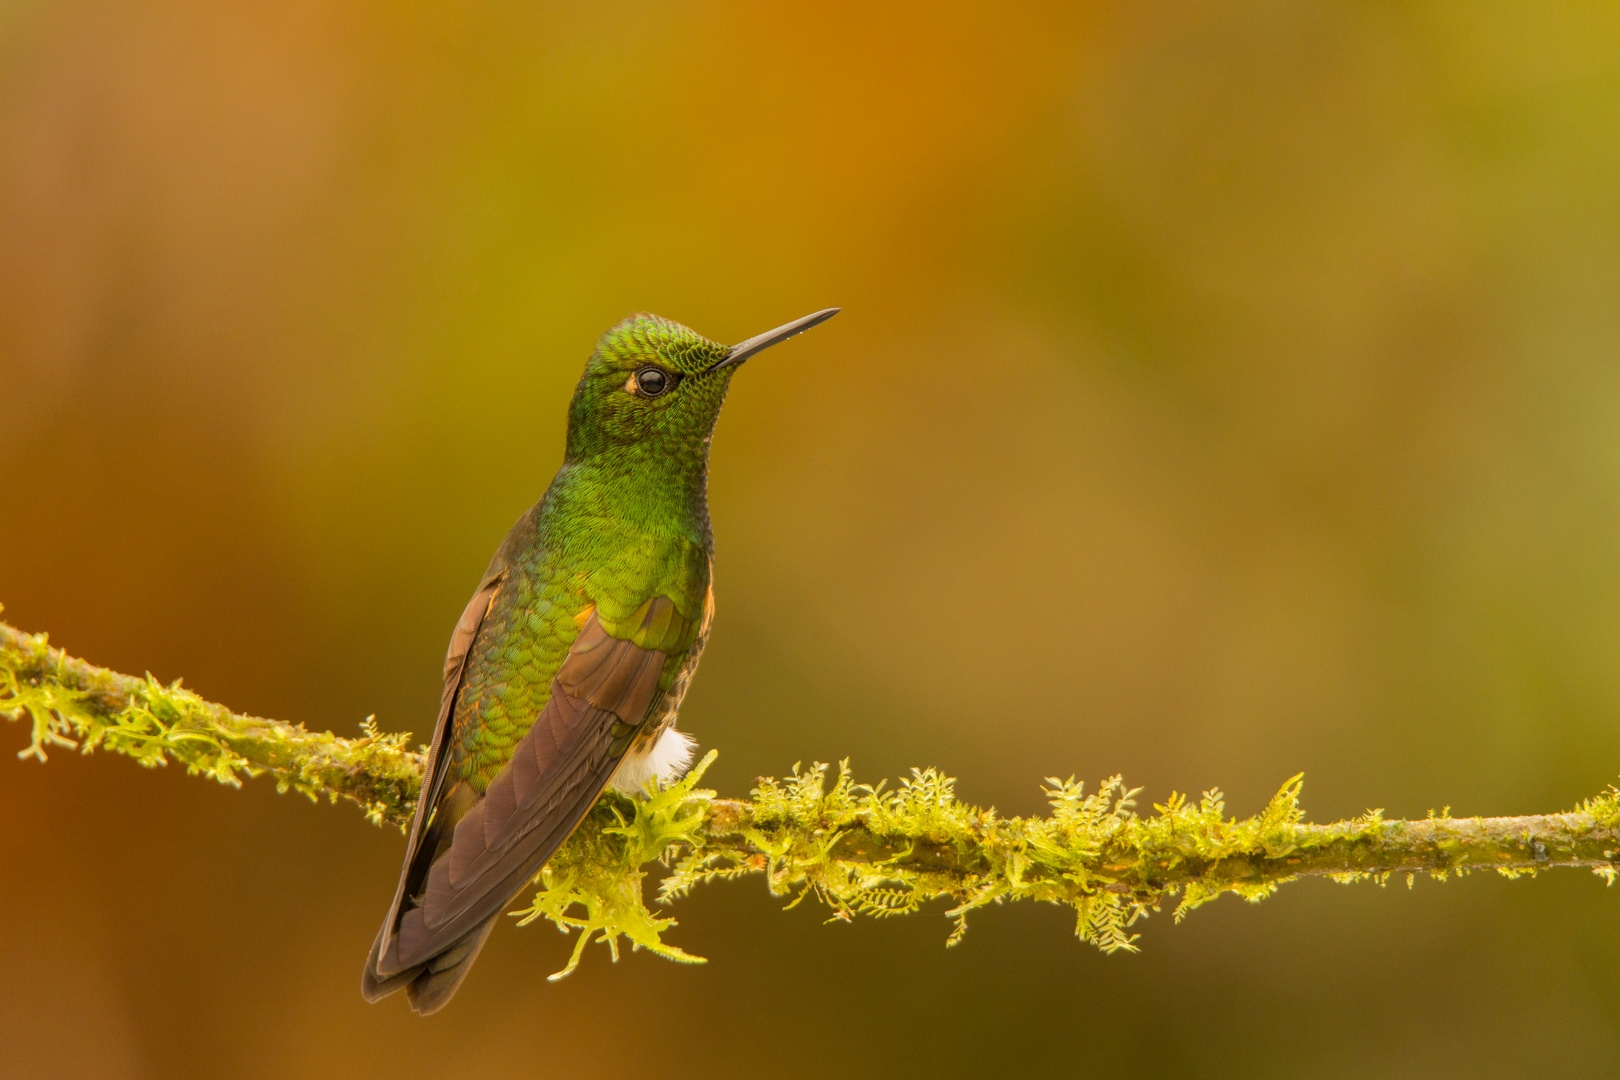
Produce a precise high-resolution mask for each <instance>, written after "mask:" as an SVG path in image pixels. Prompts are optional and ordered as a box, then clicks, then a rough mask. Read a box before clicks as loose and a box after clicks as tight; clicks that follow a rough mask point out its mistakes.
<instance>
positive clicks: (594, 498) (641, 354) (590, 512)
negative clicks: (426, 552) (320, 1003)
mask: <svg viewBox="0 0 1620 1080" xmlns="http://www.w3.org/2000/svg"><path fill="white" fill-rule="evenodd" d="M838 310H839V309H838V308H827V309H826V310H823V311H818V312H815V313H814V314H812V315H806V316H804V317H803V318H801V319H795V320H794V321H793V322H790V323H787V324H786V325H784V326H779V327H777V328H776V329H775V330H771V331H768V332H767V333H764V334H760V335H758V336H757V337H751V338H749V339H748V340H747V341H744V342H742V343H741V344H738V345H731V346H726V345H721V344H719V343H718V342H714V341H710V340H709V339H707V338H705V337H702V336H700V335H699V334H697V333H695V332H693V331H692V330H689V329H687V328H686V327H685V326H682V325H681V324H679V323H676V322H671V321H670V320H668V319H663V318H659V317H658V316H656V315H648V314H645V313H640V314H635V315H631V316H629V317H628V318H625V319H623V320H621V321H620V322H619V323H617V324H616V325H614V326H613V327H612V328H611V329H609V330H608V331H607V332H606V333H604V334H603V335H602V337H601V338H600V339H599V340H598V341H597V343H596V349H595V351H594V352H593V353H592V354H591V356H590V359H589V360H587V361H586V364H585V373H584V375H582V376H581V377H580V380H579V385H578V387H576V388H575V390H574V396H573V400H572V401H571V402H570V404H569V406H568V440H567V444H566V450H565V453H564V455H563V463H562V467H561V468H560V469H558V470H557V475H556V476H555V477H554V478H553V479H552V481H551V486H550V487H549V488H547V489H546V493H545V495H544V496H543V497H542V498H541V499H540V501H539V502H538V503H536V504H535V505H534V506H533V507H532V508H530V510H529V511H528V512H527V513H525V514H524V515H523V516H522V517H521V518H519V519H518V521H517V524H515V525H513V526H512V529H511V531H510V532H508V533H507V534H506V539H505V540H504V541H502V543H501V545H500V547H499V548H497V549H496V551H495V555H494V558H492V559H491V560H490V563H489V568H488V569H487V570H486V571H485V572H484V576H483V579H482V580H481V581H480V582H479V585H478V589H477V591H476V592H474V593H473V597H472V600H470V601H469V602H468V604H467V607H466V609H465V610H464V611H463V612H462V613H461V618H460V620H459V621H457V623H456V628H455V630H454V631H453V632H452V633H451V635H450V647H449V650H448V652H447V654H446V655H445V660H444V691H443V694H442V696H441V697H440V700H439V714H438V720H437V722H436V723H435V724H434V728H433V738H432V741H431V742H430V743H429V746H428V752H427V762H426V766H425V768H424V770H423V777H422V792H421V795H420V796H419V797H418V799H417V803H416V815H415V817H414V818H413V819H412V821H411V831H410V838H409V840H408V841H407V843H406V847H405V862H404V865H403V866H402V867H401V869H400V874H399V884H398V886H397V887H396V888H395V889H394V899H393V902H392V903H391V904H390V905H389V907H388V915H387V917H386V918H384V919H383V924H382V929H381V930H379V931H378V933H377V940H376V942H375V943H374V944H373V945H372V947H371V955H370V956H369V957H368V958H367V959H366V968H365V974H364V976H363V978H362V980H361V993H362V994H363V995H364V996H365V998H366V1000H367V1001H377V1000H379V999H381V998H383V997H386V996H388V995H389V994H392V993H394V992H395V991H396V990H404V991H405V995H406V997H407V999H408V1000H409V1001H410V1005H411V1008H412V1009H413V1010H415V1011H416V1012H418V1013H421V1014H423V1015H426V1014H428V1013H432V1012H436V1011H437V1010H439V1009H441V1008H443V1007H444V1005H445V1003H446V1002H448V1001H449V1000H450V997H451V995H453V994H454V993H455V992H456V989H457V987H459V986H460V985H461V982H462V980H463V979H465V978H466V977H467V972H468V971H469V970H470V969H471V967H472V964H473V961H474V960H475V959H476V958H477V956H478V953H479V950H480V949H482V948H483V947H484V942H485V941H487V940H488V939H489V934H490V931H491V930H492V929H493V928H494V926H495V923H496V922H497V921H498V918H499V916H500V913H501V912H502V911H503V910H504V909H505V908H506V905H507V904H508V903H509V902H510V901H511V900H512V898H513V897H514V896H516V895H517V894H518V893H519V892H521V891H522V890H523V888H524V886H526V885H527V884H528V883H529V882H530V881H531V880H532V879H533V878H534V877H535V875H536V874H538V873H539V872H540V869H541V868H542V867H543V866H544V865H545V863H546V860H548V859H550V858H551V856H552V854H553V853H554V852H556V850H557V849H558V848H559V847H561V846H562V844H563V842H564V841H566V840H567V839H568V837H569V835H570V834H572V833H573V831H574V829H575V827H577V826H578V825H579V823H580V820H581V819H582V818H584V816H585V814H586V813H587V812H588V811H589V810H590V808H591V807H592V806H593V805H594V804H595V803H596V800H597V797H598V796H600V795H601V794H602V792H603V791H604V790H606V789H607V788H608V787H610V786H611V787H612V788H614V789H616V790H618V791H621V792H625V793H627V794H631V795H634V794H636V793H639V792H641V791H643V790H644V789H645V785H646V784H647V783H648V782H649V781H650V780H652V779H654V778H657V780H658V781H659V782H660V783H666V784H667V783H669V782H671V781H672V780H674V779H675V778H676V777H678V776H680V775H681V773H683V772H684V771H685V770H686V768H687V767H688V766H689V765H690V764H691V761H692V753H693V749H694V746H695V744H694V743H693V742H692V740H691V739H690V738H689V737H688V736H686V735H685V734H682V733H681V732H679V731H677V730H675V714H676V712H677V711H678V710H679V709H680V705H681V699H682V698H683V697H684V696H685V695H686V690H687V687H688V686H689V685H691V681H692V674H693V672H694V671H695V670H696V669H697V665H698V658H699V657H700V656H701V655H702V653H703V645H704V643H705V642H706V641H707V640H708V636H709V625H710V623H711V622H712V620H713V618H714V584H713V577H714V534H713V531H712V530H711V528H710V525H709V505H708V472H709V441H710V439H711V437H712V436H713V433H714V425H715V421H716V420H717V419H718V418H719V416H720V406H721V404H722V402H724V400H725V396H726V390H727V388H728V387H729V386H730V384H731V379H732V376H733V375H735V374H736V373H737V370H738V369H739V368H740V367H741V366H742V363H743V361H745V360H747V359H748V358H749V357H751V356H753V355H754V354H755V353H757V352H759V351H760V350H762V349H767V348H769V347H770V346H772V345H775V344H778V343H779V342H782V341H786V340H787V339H788V338H790V337H792V336H794V335H795V334H798V333H801V332H802V331H805V330H808V329H810V328H811V327H812V326H815V325H816V324H817V323H821V322H825V321H826V320H827V319H830V318H832V317H833V316H834V315H836V314H838Z"/></svg>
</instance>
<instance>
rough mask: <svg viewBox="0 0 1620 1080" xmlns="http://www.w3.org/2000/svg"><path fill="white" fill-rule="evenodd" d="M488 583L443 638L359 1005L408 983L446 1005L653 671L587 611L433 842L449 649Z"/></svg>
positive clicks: (636, 714) (463, 635) (608, 756)
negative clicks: (400, 852)
mask: <svg viewBox="0 0 1620 1080" xmlns="http://www.w3.org/2000/svg"><path fill="white" fill-rule="evenodd" d="M498 584H499V583H498V581H497V582H493V583H492V588H491V591H490V592H489V597H488V599H486V600H485V601H484V603H483V605H482V608H481V610H480V611H479V613H478V620H477V621H475V622H473V623H472V624H471V625H470V626H469V620H468V617H467V615H463V617H462V622H461V623H460V624H458V625H457V628H456V633H455V635H454V636H453V638H452V646H451V654H452V658H453V660H454V662H453V663H451V662H447V664H446V675H447V677H446V680H445V683H446V686H445V700H444V702H443V705H442V706H441V710H440V721H439V726H438V729H437V730H436V732H435V740H434V746H433V753H432V756H431V758H430V763H431V765H432V766H434V768H433V771H432V772H431V773H430V777H431V780H432V788H433V799H434V802H432V803H429V801H428V794H429V792H428V787H429V785H428V784H427V783H424V789H423V800H422V801H421V802H420V803H419V804H418V807H417V814H416V821H415V822H414V823H413V825H412V830H411V845H410V847H409V848H408V849H407V850H408V852H409V854H408V857H407V860H406V870H405V873H404V874H402V876H401V881H400V889H399V893H398V895H397V896H396V898H395V903H394V907H393V908H392V909H391V910H390V912H389V919H388V921H387V923H385V924H384V927H383V930H382V932H381V933H380V934H379V935H378V943H377V947H375V948H374V949H373V958H372V960H371V962H369V963H368V965H367V978H366V982H365V986H364V989H365V991H366V995H367V997H368V998H372V999H373V1000H375V997H380V996H383V995H384V994H386V993H389V992H391V991H392V990H394V989H397V988H398V987H399V986H401V985H404V984H405V983H406V982H410V985H411V998H412V1006H413V1007H414V1008H416V1009H417V1011H419V1012H426V1011H432V1009H434V1008H437V1007H438V1006H439V1005H442V1004H443V1002H444V1001H446V1000H448V998H449V995H450V994H451V993H452V992H453V991H454V989H455V987H456V985H457V984H459V982H460V980H461V978H462V977H464V976H465V974H466V971H467V968H468V967H469V966H470V964H471V961H472V959H473V958H474V957H475V956H476V955H477V953H478V949H479V948H480V947H481V946H482V944H483V941H484V938H485V937H487V935H488V933H489V927H490V926H492V925H493V920H494V918H495V916H496V915H498V914H499V913H500V911H501V909H502V908H503V907H504V906H505V905H506V904H507V902H508V901H510V900H511V898H512V896H513V895H514V894H516V893H517V892H518V891H519V890H521V889H522V888H523V886H524V884H525V883H526V882H527V881H528V880H529V879H530V878H531V877H532V876H533V875H534V874H535V873H536V872H538V870H539V869H540V867H541V866H543V865H544V864H545V861H546V860H547V859H549V858H550V857H551V855H552V854H553V853H554V852H555V851H556V849H557V848H558V847H560V846H562V844H563V842H564V841H565V840H567V838H568V836H569V834H570V833H572V832H573V830H574V828H575V827H576V826H577V825H578V824H579V821H580V819H581V818H583V817H584V816H585V814H586V813H587V812H588V811H589V810H590V808H591V806H592V804H594V803H595V801H596V798H597V796H598V795H599V794H601V791H602V789H603V788H604V787H605V786H606V785H607V782H608V779H609V778H610V777H611V776H612V774H613V770H614V768H615V767H617V765H618V760H619V756H620V755H619V754H618V753H615V752H613V751H615V750H621V751H622V747H623V741H622V740H620V739H615V737H614V734H613V729H614V728H615V727H616V726H618V725H619V724H621V723H627V724H631V725H636V724H640V723H641V721H642V719H643V718H644V717H645V716H646V714H647V711H648V707H649V706H650V705H651V703H652V700H653V697H654V696H655V695H656V693H657V690H658V679H659V676H660V674H661V673H662V671H663V666H664V660H665V654H664V653H663V652H661V651H658V650H655V649H643V648H639V647H637V646H636V645H634V644H633V643H631V642H629V641H624V640H621V639H619V638H615V637H613V636H611V635H610V634H608V633H607V631H606V630H605V629H603V627H602V625H601V623H600V622H599V621H598V619H597V617H596V615H595V613H594V612H592V613H591V614H590V617H589V618H588V619H587V620H586V621H585V624H584V626H583V627H582V629H581V631H580V635H579V637H578V638H577V639H576V640H575V642H574V644H573V646H572V647H571V648H570V650H569V653H568V656H567V658H566V659H565V660H564V662H563V664H562V666H561V668H560V669H559V670H558V672H557V674H556V676H555V678H554V679H553V680H552V684H551V695H550V699H549V700H548V702H547V704H546V706H545V708H544V709H543V710H542V712H541V714H540V716H539V717H538V718H537V719H536V721H535V723H534V725H533V726H532V727H531V728H530V729H529V731H528V732H527V733H526V734H525V735H524V736H523V738H522V739H520V740H519V741H518V744H517V746H515V747H514V748H513V753H512V758H511V760H510V761H509V762H508V764H507V766H506V768H504V769H503V770H502V771H501V772H500V773H499V774H498V775H497V776H496V778H495V779H494V781H492V782H491V783H490V785H489V788H488V789H487V790H486V791H485V792H484V795H483V797H482V798H477V796H476V794H475V793H473V792H472V791H471V788H470V787H468V786H467V785H466V784H464V783H460V782H454V784H453V787H452V790H451V791H449V792H447V793H445V794H446V795H447V796H451V797H454V796H460V797H467V796H471V797H472V798H475V799H477V801H476V802H474V803H473V805H471V806H470V807H468V808H467V809H466V812H465V813H464V814H462V815H461V816H460V820H459V821H456V823H455V827H454V830H453V831H452V833H451V834H450V836H449V837H445V836H443V835H442V825H441V823H440V822H439V821H438V820H434V821H433V822H432V825H431V827H430V828H429V829H427V830H423V828H422V822H423V820H424V816H432V817H434V818H437V817H438V814H435V813H434V810H435V809H438V810H439V811H440V812H443V811H444V810H448V809H449V808H448V807H442V806H441V805H440V803H439V795H440V792H441V791H442V790H443V787H444V784H445V777H444V776H443V775H442V774H443V772H444V760H443V759H444V755H443V754H442V744H443V742H444V740H445V738H446V737H447V736H446V731H445V729H446V728H447V727H448V723H447V715H448V713H449V712H450V711H451V710H452V709H453V706H454V702H455V697H456V693H457V690H458V689H459V686H460V680H461V670H462V666H463V665H464V663H465V657H466V651H463V653H462V655H461V656H460V657H456V656H455V652H456V647H457V645H458V644H460V645H462V648H463V650H470V648H471V647H472V645H473V642H474V641H475V640H476V637H477V632H478V625H477V623H478V622H481V621H482V618H483V613H484V612H485V611H487V610H488V607H489V604H490V603H492V602H493V597H494V592H493V588H498ZM480 592H481V594H482V592H483V590H481V591H480ZM474 600H475V604H469V605H468V614H471V613H472V610H473V608H474V606H475V605H476V601H477V597H475V598H474ZM665 604H669V601H668V600H667V599H661V601H657V602H654V604H653V605H652V608H653V610H649V612H648V617H649V618H652V617H654V616H656V615H658V614H660V612H659V610H658V609H659V608H660V607H661V606H662V605H665ZM670 606H671V607H673V605H670ZM621 731H622V729H621ZM615 743H618V745H617V746H616V745H615ZM447 816H452V817H453V814H452V815H447ZM447 840H448V843H446V841H447Z"/></svg>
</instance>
